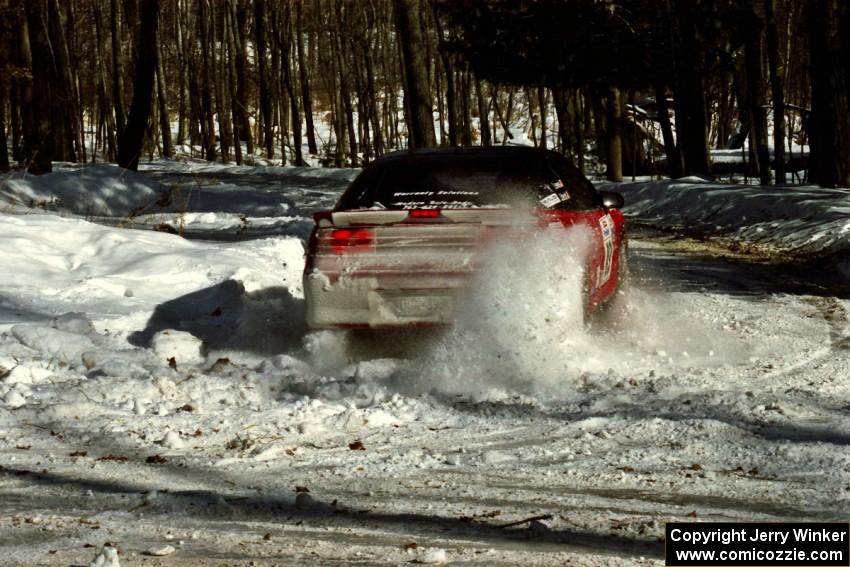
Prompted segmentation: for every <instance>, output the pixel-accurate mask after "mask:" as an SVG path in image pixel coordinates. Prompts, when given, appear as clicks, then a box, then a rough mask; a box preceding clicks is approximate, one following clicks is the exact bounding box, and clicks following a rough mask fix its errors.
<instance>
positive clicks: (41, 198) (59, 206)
mask: <svg viewBox="0 0 850 567" xmlns="http://www.w3.org/2000/svg"><path fill="white" fill-rule="evenodd" d="M165 193H167V189H166V188H165V187H164V186H162V185H161V184H160V183H158V182H157V181H154V180H153V179H151V178H150V177H148V176H146V175H144V174H141V173H137V172H135V171H130V170H127V169H122V168H120V167H117V166H114V165H108V164H101V165H91V166H87V167H82V168H78V169H71V170H63V171H55V172H53V173H48V174H45V175H38V176H36V175H30V174H28V173H25V172H23V173H14V174H12V175H11V176H9V177H7V178H6V179H4V180H3V181H2V183H0V199H2V201H3V202H5V203H7V204H8V205H10V206H11V207H12V208H14V207H16V206H17V207H25V208H32V207H38V208H43V209H45V210H51V211H63V212H70V213H75V214H78V215H82V216H88V217H98V216H99V217H127V216H132V215H134V214H139V213H141V212H143V211H146V210H149V209H154V208H157V207H158V205H157V202H158V201H161V199H162V196H163V194H165Z"/></svg>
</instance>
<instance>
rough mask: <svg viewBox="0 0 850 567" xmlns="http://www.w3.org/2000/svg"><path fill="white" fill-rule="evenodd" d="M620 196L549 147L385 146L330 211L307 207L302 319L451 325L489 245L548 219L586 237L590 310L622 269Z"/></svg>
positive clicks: (325, 325)
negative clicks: (309, 228) (310, 222)
mask: <svg viewBox="0 0 850 567" xmlns="http://www.w3.org/2000/svg"><path fill="white" fill-rule="evenodd" d="M622 205H623V198H622V196H621V195H619V194H618V193H611V192H605V191H603V192H598V191H597V190H596V189H595V188H594V187H593V185H592V184H591V183H590V181H588V180H587V178H586V177H585V176H584V175H582V174H581V173H580V172H579V171H578V169H576V167H575V166H573V165H572V163H570V161H569V160H568V159H567V158H565V157H564V156H563V155H561V154H558V153H556V152H553V151H547V150H542V149H537V148H530V147H516V146H508V147H494V148H451V149H422V150H413V151H405V152H396V153H393V154H389V155H387V156H384V157H382V158H380V159H378V160H376V161H375V162H373V163H372V164H371V165H369V166H368V167H367V168H366V169H364V170H363V172H362V173H361V174H360V175H359V176H358V177H357V178H356V179H355V180H354V181H353V182H352V184H351V185H350V186H349V187H348V189H347V190H346V191H345V193H344V194H343V195H342V197H341V198H340V200H339V203H338V204H337V205H336V207H335V208H334V209H333V210H331V211H323V212H319V213H316V214H315V215H314V219H315V223H316V225H315V228H314V229H313V233H312V235H311V237H310V241H309V244H308V250H307V262H306V266H305V270H304V297H305V299H306V303H307V323H308V325H309V326H310V327H312V328H317V329H348V328H372V329H375V328H398V327H415V326H429V325H445V324H451V323H452V321H453V319H454V315H455V313H456V310H457V302H458V301H459V300H461V301H462V291H463V290H465V289H467V288H468V287H469V286H470V282H472V281H474V277H473V276H474V274H475V273H476V268H477V266H478V262H477V261H476V258H477V257H478V256H480V252H481V250H482V249H483V248H484V247H485V246H486V244H487V242H490V241H492V240H493V239H494V238H496V237H498V235H504V234H509V235H513V234H515V233H516V232H518V231H519V232H522V231H526V232H528V231H529V229H530V230H531V231H539V230H546V229H547V228H549V227H551V226H553V225H556V226H558V227H567V228H576V227H583V229H582V230H584V233H585V234H587V235H589V236H588V238H587V239H586V240H589V243H588V245H587V246H586V247H587V248H588V249H589V250H587V252H586V253H585V254H584V256H585V258H584V260H583V263H584V269H583V272H584V275H583V276H582V278H583V279H582V281H583V288H584V298H583V305H584V314H585V316H589V315H592V314H593V313H594V312H596V311H597V310H599V309H600V308H601V307H602V306H603V305H605V304H606V303H609V302H610V301H611V300H612V299H613V298H614V297H615V296H616V295H617V292H618V289H619V288H620V287H621V286H622V284H621V280H624V278H625V274H626V266H625V262H626V238H625V230H624V229H625V221H624V218H623V214H622V213H621V212H620V210H619V209H620V207H622ZM518 219H523V220H522V221H518ZM517 242H520V240H518V239H517Z"/></svg>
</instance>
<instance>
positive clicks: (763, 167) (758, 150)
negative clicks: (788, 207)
mask: <svg viewBox="0 0 850 567" xmlns="http://www.w3.org/2000/svg"><path fill="white" fill-rule="evenodd" d="M761 36H762V34H761V29H760V25H759V23H756V22H753V25H752V29H751V30H750V32H749V33H747V34H746V38H747V39H746V43H745V44H744V66H745V69H746V73H745V75H746V84H745V89H746V93H747V98H746V101H747V112H748V114H749V115H750V121H749V122H750V144H751V148H753V149H754V153H753V154H752V155H753V156H754V158H755V160H754V161H755V164H754V165H755V167H756V170H757V171H758V175H759V179H760V181H761V184H762V185H768V184H770V153H769V152H768V148H767V117H766V116H765V110H764V84H763V81H762V77H763V75H764V74H763V73H762V59H763V57H762V55H763V53H764V52H763V50H762V37H761Z"/></svg>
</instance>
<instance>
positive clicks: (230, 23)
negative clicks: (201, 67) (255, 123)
mask: <svg viewBox="0 0 850 567" xmlns="http://www.w3.org/2000/svg"><path fill="white" fill-rule="evenodd" d="M224 33H225V43H226V44H227V54H228V57H227V81H228V84H229V88H230V113H231V120H232V122H233V150H234V154H235V156H236V164H237V165H242V139H243V135H242V125H243V123H244V121H243V119H242V108H241V103H240V102H239V96H238V94H237V93H238V90H239V86H238V81H237V78H236V77H237V74H238V71H237V69H236V61H237V59H238V58H239V51H238V49H237V48H236V16H235V13H234V11H233V9H232V0H227V3H226V4H225V6H224Z"/></svg>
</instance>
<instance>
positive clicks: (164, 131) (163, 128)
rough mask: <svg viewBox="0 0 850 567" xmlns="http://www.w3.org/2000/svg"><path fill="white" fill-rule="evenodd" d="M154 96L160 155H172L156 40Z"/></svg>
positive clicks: (160, 61)
mask: <svg viewBox="0 0 850 567" xmlns="http://www.w3.org/2000/svg"><path fill="white" fill-rule="evenodd" d="M156 98H157V101H158V102H159V128H160V132H161V135H162V155H163V157H166V158H170V157H172V156H173V155H174V151H173V149H172V146H171V120H170V118H169V115H168V95H167V94H166V89H165V72H164V71H163V64H162V43H161V42H159V41H157V42H156Z"/></svg>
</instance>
